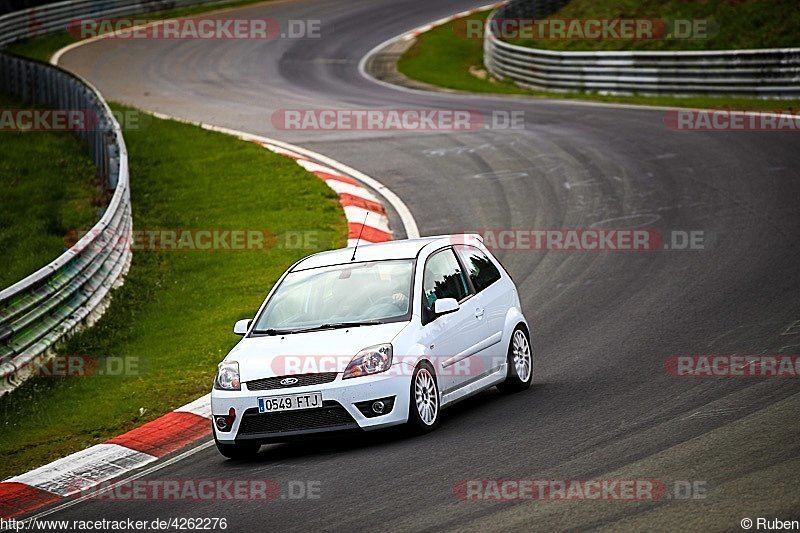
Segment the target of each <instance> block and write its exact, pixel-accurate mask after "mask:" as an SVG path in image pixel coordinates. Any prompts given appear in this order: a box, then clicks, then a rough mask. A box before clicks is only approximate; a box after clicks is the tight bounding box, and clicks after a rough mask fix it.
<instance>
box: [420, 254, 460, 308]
mask: <svg viewBox="0 0 800 533" xmlns="http://www.w3.org/2000/svg"><path fill="white" fill-rule="evenodd" d="M422 291H423V296H424V297H425V303H426V304H427V305H428V307H429V308H430V307H433V302H435V301H436V300H438V299H439V298H455V299H456V300H458V301H459V302H460V301H461V300H463V299H464V298H466V297H467V295H468V294H469V288H468V285H467V278H466V277H465V276H464V273H463V272H461V266H460V265H459V264H458V260H457V259H456V256H455V254H454V253H453V250H452V249H449V248H448V249H447V250H442V251H441V252H436V253H435V254H433V255H432V256H431V257H429V258H428V261H427V263H425V273H424V275H423V277H422Z"/></svg>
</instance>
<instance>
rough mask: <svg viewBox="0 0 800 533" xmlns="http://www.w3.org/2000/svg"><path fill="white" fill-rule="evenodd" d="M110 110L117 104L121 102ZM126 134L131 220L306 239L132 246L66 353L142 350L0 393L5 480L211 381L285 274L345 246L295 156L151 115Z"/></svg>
mask: <svg viewBox="0 0 800 533" xmlns="http://www.w3.org/2000/svg"><path fill="white" fill-rule="evenodd" d="M115 109H120V108H119V106H115ZM147 123H148V127H147V128H145V129H141V130H138V131H127V132H126V134H125V138H126V141H127V143H128V150H129V152H130V170H131V191H132V201H133V216H134V227H135V228H136V229H165V228H167V229H170V228H192V229H207V228H208V229H256V230H267V231H271V232H274V233H275V234H276V235H278V242H281V241H282V239H281V236H283V235H285V233H286V232H290V231H309V232H313V233H312V234H313V235H314V237H315V240H316V246H315V247H314V249H291V248H287V247H279V248H273V249H270V250H268V251H264V250H239V251H222V250H217V251H207V252H203V251H181V252H177V251H158V252H156V251H139V252H136V253H134V257H133V263H132V265H131V269H130V273H129V274H128V276H127V278H126V282H125V284H124V285H123V286H122V287H121V288H120V289H118V290H116V291H115V292H114V293H113V304H112V305H111V307H110V308H109V310H108V312H107V313H106V314H105V315H104V316H103V318H102V319H101V320H100V321H99V322H98V323H97V324H96V325H95V326H94V327H93V328H90V329H87V330H84V331H83V332H81V333H80V334H78V335H76V336H75V337H73V338H72V339H70V340H69V341H67V342H66V344H65V345H64V346H63V347H62V348H61V350H60V353H63V354H77V355H88V356H96V357H104V356H117V357H126V358H139V361H140V363H141V364H140V366H141V367H142V368H144V369H145V370H146V371H145V372H144V373H141V375H131V376H127V377H112V376H84V377H77V378H76V377H72V378H43V377H40V378H34V379H31V380H29V381H27V382H25V383H24V384H23V385H22V386H21V387H19V388H18V389H17V390H16V391H14V392H13V393H11V394H10V395H7V396H6V397H4V398H1V399H0V434H2V436H3V437H2V439H0V455H2V457H3V461H2V464H0V479H2V478H4V477H6V476H9V475H13V474H17V473H20V472H23V471H26V470H28V469H30V468H33V467H35V466H38V465H41V464H44V463H47V462H49V461H52V460H54V459H56V458H58V457H63V456H65V455H67V454H68V453H70V452H74V451H76V450H80V449H83V448H85V447H87V446H90V445H92V444H96V443H99V442H102V441H104V440H106V439H108V438H110V437H112V436H115V435H118V434H120V433H122V432H124V431H127V430H130V429H132V428H134V427H136V426H138V425H140V424H142V423H144V422H146V421H149V420H152V419H154V418H156V417H158V416H159V415H161V414H163V413H165V412H168V411H170V410H172V409H175V408H176V407H179V406H180V405H182V404H184V403H186V402H189V401H191V400H193V399H195V398H197V397H199V396H200V395H202V394H205V393H207V392H208V391H209V390H210V388H211V382H212V379H213V376H214V372H215V370H216V364H217V363H218V362H219V361H220V360H221V359H222V357H224V355H225V354H226V352H227V351H228V350H229V349H230V348H231V347H232V346H233V345H234V344H235V342H236V341H237V340H238V337H236V336H234V335H233V333H232V332H231V328H232V326H233V323H234V321H236V320H237V319H240V318H245V317H250V316H252V315H253V314H254V312H255V310H256V309H257V307H258V305H259V304H260V302H261V301H262V299H263V298H264V296H265V295H266V293H267V291H268V290H269V289H270V287H271V286H272V285H273V284H274V282H275V281H276V280H277V278H278V277H279V276H280V274H281V273H282V272H283V271H284V270H285V269H286V268H287V267H288V266H289V265H290V264H291V263H292V262H294V261H295V260H297V259H299V258H300V257H302V256H305V255H307V254H310V253H313V252H315V251H317V249H328V248H334V247H341V246H343V245H344V244H345V239H346V235H347V224H346V221H345V218H344V214H343V213H342V210H341V208H340V207H339V205H338V202H337V197H336V195H335V194H334V193H333V192H332V191H331V190H330V189H329V188H328V187H327V186H326V185H325V184H324V183H323V182H322V181H321V180H319V179H318V178H316V177H315V176H313V175H312V174H309V173H308V172H306V171H305V170H303V169H302V168H301V167H299V166H298V165H297V164H296V163H295V162H294V161H293V160H291V159H289V158H286V157H281V156H278V155H275V154H273V153H271V152H269V151H268V150H266V149H264V148H262V147H260V146H258V145H256V144H254V143H250V142H244V141H239V140H236V139H234V138H232V137H229V136H226V135H223V134H219V133H214V132H209V131H206V130H202V129H200V128H197V127H194V126H190V125H185V124H180V123H177V122H173V121H164V120H159V119H156V118H152V119H151V120H149V121H148V122H147Z"/></svg>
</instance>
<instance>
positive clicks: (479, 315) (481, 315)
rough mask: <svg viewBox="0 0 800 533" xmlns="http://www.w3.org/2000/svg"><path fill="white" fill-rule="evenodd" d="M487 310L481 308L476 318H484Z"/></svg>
mask: <svg viewBox="0 0 800 533" xmlns="http://www.w3.org/2000/svg"><path fill="white" fill-rule="evenodd" d="M484 312H485V309H481V308H480V307H479V308H477V309H476V310H475V318H483V313H484Z"/></svg>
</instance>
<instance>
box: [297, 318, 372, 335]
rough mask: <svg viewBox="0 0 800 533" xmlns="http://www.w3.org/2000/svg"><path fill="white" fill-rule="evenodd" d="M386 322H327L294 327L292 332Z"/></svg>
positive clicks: (354, 326) (355, 326)
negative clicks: (308, 326) (299, 327)
mask: <svg viewBox="0 0 800 533" xmlns="http://www.w3.org/2000/svg"><path fill="white" fill-rule="evenodd" d="M385 323H386V322H381V321H380V320H362V321H358V322H330V323H328V324H320V325H319V326H313V327H310V328H302V329H294V330H292V333H306V332H308V331H320V330H323V329H341V328H357V327H358V326H377V325H379V324H385Z"/></svg>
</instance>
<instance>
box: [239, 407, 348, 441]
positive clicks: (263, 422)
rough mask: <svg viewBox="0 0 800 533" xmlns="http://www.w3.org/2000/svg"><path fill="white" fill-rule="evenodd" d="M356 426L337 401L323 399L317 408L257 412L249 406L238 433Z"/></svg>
mask: <svg viewBox="0 0 800 533" xmlns="http://www.w3.org/2000/svg"><path fill="white" fill-rule="evenodd" d="M357 427H358V424H356V421H355V420H353V417H352V416H350V413H348V412H347V410H346V409H345V408H344V407H342V405H341V404H340V403H339V402H336V401H330V400H329V401H325V402H322V407H321V408H319V409H304V410H302V411H285V412H283V413H259V412H258V409H256V408H251V409H248V410H247V411H245V412H244V415H243V416H242V423H241V425H240V426H239V435H254V434H258V433H283V432H287V431H303V430H312V429H329V428H337V429H355V428H357Z"/></svg>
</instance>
